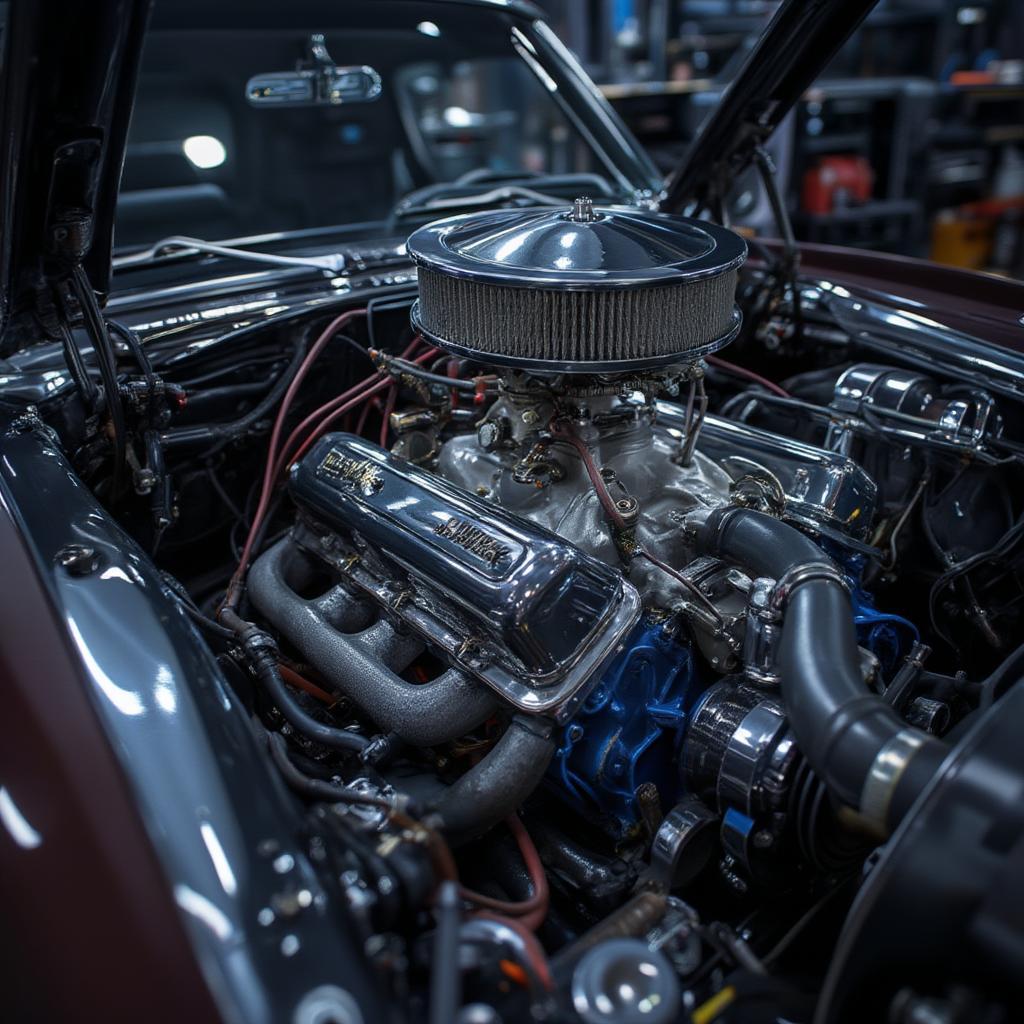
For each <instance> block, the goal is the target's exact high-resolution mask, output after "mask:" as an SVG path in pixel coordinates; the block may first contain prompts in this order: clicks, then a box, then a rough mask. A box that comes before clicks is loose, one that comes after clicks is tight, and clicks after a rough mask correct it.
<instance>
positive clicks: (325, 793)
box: [266, 732, 393, 811]
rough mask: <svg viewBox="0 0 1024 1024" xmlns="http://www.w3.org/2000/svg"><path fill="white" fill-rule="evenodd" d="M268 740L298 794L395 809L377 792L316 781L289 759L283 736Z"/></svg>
mask: <svg viewBox="0 0 1024 1024" xmlns="http://www.w3.org/2000/svg"><path fill="white" fill-rule="evenodd" d="M266 739H267V746H268V748H269V749H270V756H271V757H272V758H273V761H274V764H275V765H276V766H277V770H278V771H279V772H280V773H281V775H282V777H283V778H284V780H285V782H287V783H288V785H289V786H290V787H291V788H292V789H294V790H295V791H296V792H298V793H302V794H303V795H304V796H308V797H312V798H313V799H314V800H323V801H325V802H327V803H334V804H337V803H349V804H367V805H369V806H370V807H382V808H384V809H385V810H389V811H390V810H393V807H392V804H391V802H390V801H389V800H387V799H386V798H385V797H382V796H376V795H375V794H373V793H359V792H357V791H356V790H353V789H349V788H348V787H346V786H336V785H334V784H333V783H331V782H326V781H324V780H323V779H315V778H313V777H312V776H311V775H306V774H305V773H304V772H302V771H300V770H299V769H298V768H297V767H296V766H295V764H294V763H293V762H292V760H291V758H290V757H289V756H288V744H287V741H286V740H285V738H284V737H283V736H282V735H281V734H280V733H276V732H266Z"/></svg>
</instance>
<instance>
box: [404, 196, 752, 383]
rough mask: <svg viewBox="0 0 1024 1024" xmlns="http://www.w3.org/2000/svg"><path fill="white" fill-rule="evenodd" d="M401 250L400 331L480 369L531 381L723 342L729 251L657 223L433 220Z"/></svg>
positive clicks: (728, 335)
mask: <svg viewBox="0 0 1024 1024" xmlns="http://www.w3.org/2000/svg"><path fill="white" fill-rule="evenodd" d="M408 251H409V254H410V256H411V257H412V259H413V260H414V262H415V263H416V266H417V270H418V275H419V292H420V297H419V301H418V302H417V303H416V305H415V306H414V308H413V314H412V315H413V325H414V326H415V327H416V328H417V329H418V330H419V331H420V332H422V334H423V335H424V336H425V337H427V338H429V339H430V340H431V341H432V342H433V343H435V344H437V345H439V346H440V347H442V348H444V349H447V350H448V351H450V352H455V353H457V354H459V355H465V356H469V357H471V358H473V359H476V360H479V361H481V362H485V363H490V364H493V365H497V366H510V367H518V368H521V369H526V370H530V371H533V372H539V373H616V372H630V371H636V370H646V369H654V368H656V367H660V366H670V365H673V364H679V363H689V362H693V361H694V360H696V359H698V358H699V357H700V356H702V355H706V354H707V353H708V352H713V351H715V350H716V349H719V348H722V347H723V346H724V345H726V344H728V342H730V341H731V340H732V339H733V338H734V337H735V335H736V332H737V330H738V329H739V324H740V314H739V310H738V309H737V308H736V307H735V305H734V302H733V298H734V293H735V290H736V274H737V271H738V269H739V267H740V265H741V264H742V263H743V260H744V259H745V258H746V254H747V247H746V244H745V243H744V241H743V239H742V238H740V237H739V236H738V235H736V234H734V233H733V232H731V231H728V230H726V229H725V228H722V227H719V226H717V225H715V224H710V223H707V222H704V221H697V220H690V219H688V218H685V217H676V216H671V215H669V214H662V213H650V212H645V211H641V210H634V209H628V208H619V207H595V206H594V205H593V203H592V202H591V200H589V199H577V200H576V202H575V203H574V204H573V206H572V208H570V209H563V210H553V209H543V210H536V209H533V210H496V211H491V212H488V213H475V214H468V215H463V216H460V217H451V218H447V219H445V220H439V221H435V222H434V223H433V224H428V225H427V226H426V227H423V228H420V229H419V230H418V231H416V232H415V233H414V234H413V235H412V237H411V238H410V239H409V242H408Z"/></svg>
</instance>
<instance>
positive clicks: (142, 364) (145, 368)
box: [106, 320, 156, 377]
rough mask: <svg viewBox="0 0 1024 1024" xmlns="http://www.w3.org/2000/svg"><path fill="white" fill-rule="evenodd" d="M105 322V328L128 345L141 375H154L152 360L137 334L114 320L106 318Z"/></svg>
mask: <svg viewBox="0 0 1024 1024" xmlns="http://www.w3.org/2000/svg"><path fill="white" fill-rule="evenodd" d="M106 324H107V329H108V330H109V331H113V332H114V333H115V334H116V335H117V336H118V337H119V338H120V339H121V340H122V341H123V342H124V343H125V345H127V346H128V351H129V352H131V354H132V358H133V359H134V360H135V362H136V363H137V364H138V367H139V369H140V370H141V371H142V373H143V376H145V377H155V376H156V370H154V369H153V361H152V360H151V359H150V358H149V353H148V352H147V351H146V349H145V348H144V347H143V344H142V341H141V339H140V338H139V336H138V335H137V334H136V333H135V332H134V331H133V330H132V329H131V328H130V327H126V326H125V325H124V324H122V323H118V321H116V320H108V321H106Z"/></svg>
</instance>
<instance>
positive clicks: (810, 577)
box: [770, 562, 850, 615]
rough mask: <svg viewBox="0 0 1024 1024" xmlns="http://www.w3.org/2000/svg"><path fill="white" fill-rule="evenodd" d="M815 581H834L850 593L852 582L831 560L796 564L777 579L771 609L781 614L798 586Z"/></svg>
mask: <svg viewBox="0 0 1024 1024" xmlns="http://www.w3.org/2000/svg"><path fill="white" fill-rule="evenodd" d="M815 582H826V583H834V584H835V585H836V586H838V587H842V589H843V590H844V591H845V592H846V593H847V594H849V593H850V584H849V582H848V581H847V579H846V577H845V576H844V575H843V574H842V573H841V572H840V571H839V570H838V569H837V568H836V567H835V566H834V565H833V564H832V563H831V562H805V563H804V564H803V565H794V566H793V567H792V568H791V569H787V570H786V572H784V573H783V574H782V575H781V576H780V577H779V578H778V579H777V580H776V581H775V587H774V588H773V589H772V595H771V605H770V606H771V610H772V611H773V612H774V613H775V614H777V615H781V614H782V612H783V610H784V609H785V607H786V605H787V604H789V601H790V599H791V598H792V596H793V593H794V591H795V590H796V589H797V587H802V586H803V585H804V584H805V583H815Z"/></svg>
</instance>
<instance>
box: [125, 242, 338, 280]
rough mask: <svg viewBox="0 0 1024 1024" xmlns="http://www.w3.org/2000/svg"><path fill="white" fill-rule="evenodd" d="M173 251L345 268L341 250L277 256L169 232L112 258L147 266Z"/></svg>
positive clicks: (328, 269)
mask: <svg viewBox="0 0 1024 1024" xmlns="http://www.w3.org/2000/svg"><path fill="white" fill-rule="evenodd" d="M172 254H177V255H180V256H183V257H184V256H200V255H207V254H208V255H212V256H225V257H227V258H229V259H237V260H249V261H250V262H252V263H268V264H270V265H271V266H277V267H304V268H307V269H312V270H320V271H322V272H323V273H325V274H339V273H341V271H342V270H344V269H345V257H344V256H343V255H342V254H341V253H330V254H328V255H326V256H278V255H276V254H274V253H269V252H257V251H254V250H252V249H236V248H235V247H233V246H230V245H218V244H217V243H216V242H205V241H203V240H202V239H201V238H188V237H186V236H184V235H173V236H172V237H170V238H164V239H162V240H161V241H159V242H155V243H154V244H153V245H151V246H150V247H149V248H148V249H144V250H143V251H142V252H136V253H131V254H130V255H128V256H118V257H116V258H115V259H114V261H113V264H114V269H115V270H121V269H123V268H127V267H141V266H148V265H149V264H152V263H155V262H156V261H157V260H159V259H161V258H162V257H164V256H169V255H172Z"/></svg>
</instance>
